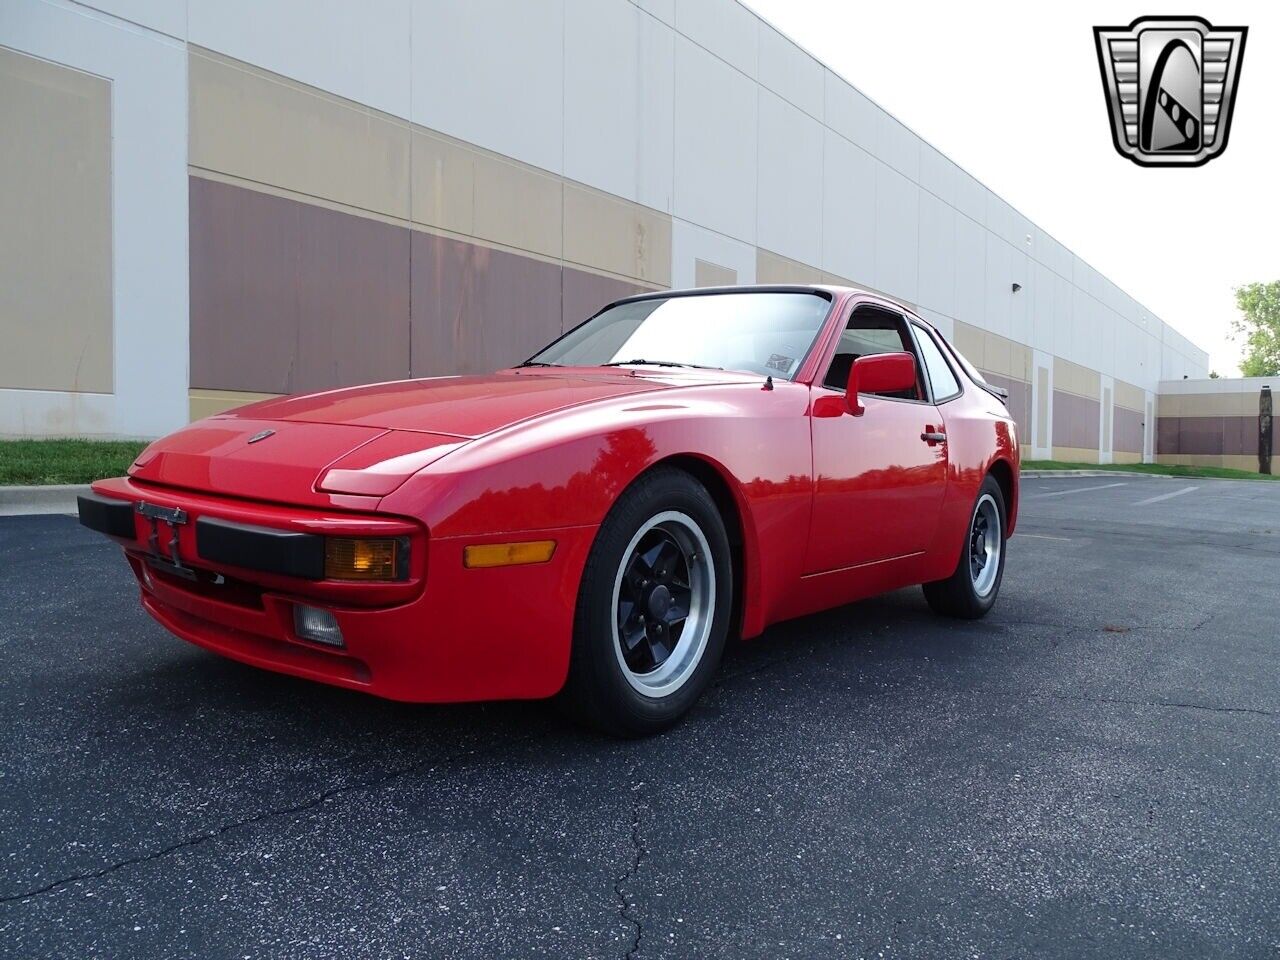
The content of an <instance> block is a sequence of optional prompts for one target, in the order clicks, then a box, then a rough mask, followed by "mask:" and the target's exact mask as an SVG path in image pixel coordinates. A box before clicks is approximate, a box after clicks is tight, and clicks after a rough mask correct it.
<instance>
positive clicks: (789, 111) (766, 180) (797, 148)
mask: <svg viewBox="0 0 1280 960" xmlns="http://www.w3.org/2000/svg"><path fill="white" fill-rule="evenodd" d="M822 141H823V131H822V124H820V123H819V122H818V121H817V120H814V119H813V118H812V117H810V116H808V115H807V114H804V113H801V112H800V110H798V109H797V108H796V107H793V106H792V105H791V104H790V103H788V102H787V101H785V100H782V99H780V98H778V97H776V96H774V95H773V94H772V93H770V92H769V91H768V90H765V89H763V88H762V89H761V90H760V161H759V163H760V165H759V171H758V174H757V177H758V189H757V192H756V196H757V198H758V199H757V205H756V217H757V221H756V222H757V224H758V227H757V230H756V243H757V244H758V245H759V246H762V247H764V248H765V249H766V250H772V251H774V252H775V253H781V254H782V255H784V256H787V257H790V258H791V259H793V260H799V261H800V262H801V263H808V264H813V265H815V266H816V265H818V264H820V263H821V261H822V214H823V210H822V164H823V146H822Z"/></svg>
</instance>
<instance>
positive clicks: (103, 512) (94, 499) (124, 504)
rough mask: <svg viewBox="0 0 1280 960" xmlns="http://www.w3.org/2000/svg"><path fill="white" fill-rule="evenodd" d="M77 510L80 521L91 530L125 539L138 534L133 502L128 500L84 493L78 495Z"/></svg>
mask: <svg viewBox="0 0 1280 960" xmlns="http://www.w3.org/2000/svg"><path fill="white" fill-rule="evenodd" d="M76 511H77V512H78V513H79V514H80V523H81V524H82V525H84V526H86V527H88V528H89V529H90V530H96V531H98V533H105V534H106V535H107V536H109V537H121V538H123V539H125V540H133V539H135V538H136V537H137V535H138V532H137V528H136V527H135V526H134V522H133V504H132V503H131V502H130V501H128V500H116V499H114V498H113V497H100V496H98V494H96V493H82V494H80V495H79V496H77V497H76Z"/></svg>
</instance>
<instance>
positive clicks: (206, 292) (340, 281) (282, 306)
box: [190, 177, 409, 393]
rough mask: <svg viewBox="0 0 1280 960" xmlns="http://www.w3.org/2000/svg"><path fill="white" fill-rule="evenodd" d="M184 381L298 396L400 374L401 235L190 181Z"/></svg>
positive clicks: (404, 315) (405, 253) (405, 343)
mask: <svg viewBox="0 0 1280 960" xmlns="http://www.w3.org/2000/svg"><path fill="white" fill-rule="evenodd" d="M190 204H191V386H192V387H194V388H210V389H218V390H247V391H260V392H264V393H296V392H300V391H307V390H322V389H328V388H331V387H336V386H346V385H350V384H355V383H368V382H372V381H377V380H389V379H395V378H398V377H405V376H408V375H409V231H408V230H407V229H405V228H403V227H397V226H392V225H390V224H386V223H382V222H380V221H376V220H371V219H368V218H364V217H356V216H352V215H350V214H345V213H339V212H337V211H333V210H328V209H325V208H322V207H317V206H312V205H310V204H305V203H299V202H297V201H295V200H290V199H287V198H284V197H278V196H273V195H270V194H266V193H259V192H257V191H253V190H247V189H244V188H242V187H237V186H233V185H230V184H224V183H218V182H215V181H212V180H205V179H203V178H200V177H191V178H190Z"/></svg>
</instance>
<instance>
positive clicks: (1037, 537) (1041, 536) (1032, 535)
mask: <svg viewBox="0 0 1280 960" xmlns="http://www.w3.org/2000/svg"><path fill="white" fill-rule="evenodd" d="M1017 536H1018V539H1022V538H1023V537H1030V538H1031V539H1032V540H1061V541H1062V542H1063V543H1070V542H1071V538H1070V537H1051V536H1049V535H1048V534H1044V533H1019V534H1018V535H1017Z"/></svg>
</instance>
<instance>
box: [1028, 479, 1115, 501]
mask: <svg viewBox="0 0 1280 960" xmlns="http://www.w3.org/2000/svg"><path fill="white" fill-rule="evenodd" d="M1123 486H1124V484H1123V483H1104V484H1102V485H1100V486H1097V487H1076V488H1075V489H1074V490H1056V491H1054V492H1053V493H1033V494H1031V496H1029V497H1027V499H1028V500H1042V499H1044V498H1045V497H1065V496H1068V495H1069V494H1072V493H1088V492H1089V491H1090V490H1110V489H1111V488H1112V487H1123Z"/></svg>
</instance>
